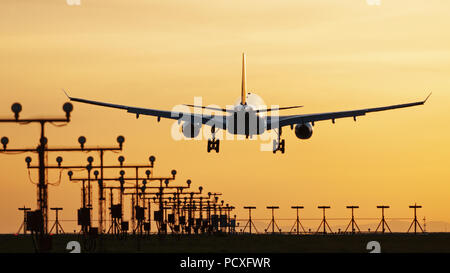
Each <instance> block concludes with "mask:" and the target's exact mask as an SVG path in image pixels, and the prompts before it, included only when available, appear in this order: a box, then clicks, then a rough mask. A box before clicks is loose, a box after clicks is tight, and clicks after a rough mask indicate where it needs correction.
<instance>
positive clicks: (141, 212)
mask: <svg viewBox="0 0 450 273" xmlns="http://www.w3.org/2000/svg"><path fill="white" fill-rule="evenodd" d="M135 211H136V220H138V221H143V220H144V219H145V209H144V208H143V207H139V206H136V207H135Z"/></svg>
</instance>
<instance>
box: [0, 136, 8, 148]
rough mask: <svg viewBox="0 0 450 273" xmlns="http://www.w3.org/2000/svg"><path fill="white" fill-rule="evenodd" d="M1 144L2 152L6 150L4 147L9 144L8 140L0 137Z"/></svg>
mask: <svg viewBox="0 0 450 273" xmlns="http://www.w3.org/2000/svg"><path fill="white" fill-rule="evenodd" d="M1 142H2V145H3V150H6V146H7V145H8V143H9V139H8V138H7V137H2V140H1Z"/></svg>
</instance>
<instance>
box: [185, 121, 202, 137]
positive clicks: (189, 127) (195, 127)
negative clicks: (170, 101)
mask: <svg viewBox="0 0 450 273" xmlns="http://www.w3.org/2000/svg"><path fill="white" fill-rule="evenodd" d="M201 128H202V125H201V124H197V123H190V122H186V123H184V124H183V127H181V131H182V132H183V135H184V136H185V137H187V138H196V137H197V136H198V134H199V133H200V129H201Z"/></svg>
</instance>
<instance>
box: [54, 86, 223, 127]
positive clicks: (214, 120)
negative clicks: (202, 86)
mask: <svg viewBox="0 0 450 273" xmlns="http://www.w3.org/2000/svg"><path fill="white" fill-rule="evenodd" d="M63 91H64V90H63ZM64 93H65V94H66V96H67V97H68V98H69V99H70V101H76V102H81V103H86V104H92V105H97V106H104V107H110V108H116V109H122V110H126V111H127V112H128V113H132V114H135V115H136V117H139V115H147V116H154V117H157V118H158V121H159V120H160V119H161V118H167V119H174V120H182V121H185V122H199V123H201V124H204V125H207V126H213V125H215V127H216V128H220V129H224V130H225V129H226V116H216V115H201V114H195V113H187V112H176V111H165V110H156V109H149V108H140V107H132V106H126V105H120V104H112V103H106V102H100V101H94V100H87V99H81V98H74V97H71V96H69V95H68V94H67V93H66V92H65V91H64Z"/></svg>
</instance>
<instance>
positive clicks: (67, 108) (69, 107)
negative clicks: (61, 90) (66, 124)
mask: <svg viewBox="0 0 450 273" xmlns="http://www.w3.org/2000/svg"><path fill="white" fill-rule="evenodd" d="M63 111H64V112H66V118H67V120H69V119H70V113H71V112H72V111H73V105H72V103H70V102H66V103H64V105H63Z"/></svg>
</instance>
